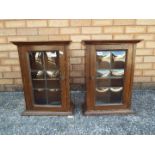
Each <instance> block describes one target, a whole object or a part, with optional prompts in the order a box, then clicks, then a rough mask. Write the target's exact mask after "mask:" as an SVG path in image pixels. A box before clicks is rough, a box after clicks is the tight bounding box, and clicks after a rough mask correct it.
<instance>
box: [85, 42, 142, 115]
mask: <svg viewBox="0 0 155 155" xmlns="http://www.w3.org/2000/svg"><path fill="white" fill-rule="evenodd" d="M83 42H84V43H85V45H86V89H87V90H86V107H85V111H84V114H85V115H98V114H108V113H110V114H111V113H112V114H113V113H124V114H127V113H131V109H130V108H131V96H132V85H133V74H134V59H135V50H136V43H138V42H140V40H118V41H117V40H110V41H107V40H100V41H83ZM96 50H126V51H127V52H126V53H127V55H126V62H125V73H124V83H123V94H122V97H123V100H122V103H115V104H102V105H96V100H95V98H96V91H95V88H96V81H95V80H96Z"/></svg>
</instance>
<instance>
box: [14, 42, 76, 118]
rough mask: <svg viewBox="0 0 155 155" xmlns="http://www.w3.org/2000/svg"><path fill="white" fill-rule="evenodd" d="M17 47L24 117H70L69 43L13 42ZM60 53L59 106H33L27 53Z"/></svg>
mask: <svg viewBox="0 0 155 155" xmlns="http://www.w3.org/2000/svg"><path fill="white" fill-rule="evenodd" d="M13 43H14V44H15V45H17V46H18V53H19V60H20V66H21V72H22V80H23V89H24V95H25V108H26V109H25V112H24V115H70V114H71V113H72V108H73V106H72V103H71V101H70V95H69V94H70V88H69V66H68V59H69V58H68V44H69V43H70V41H54V42H13ZM48 50H50V51H51V50H55V51H62V52H63V54H62V56H60V57H59V64H60V72H61V79H60V88H61V105H60V106H54V105H53V106H52V105H36V104H34V97H33V87H32V81H31V73H30V64H29V58H28V53H29V52H30V51H48Z"/></svg>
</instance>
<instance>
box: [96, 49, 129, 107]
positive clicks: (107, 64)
mask: <svg viewBox="0 0 155 155" xmlns="http://www.w3.org/2000/svg"><path fill="white" fill-rule="evenodd" d="M125 61H126V51H124V50H122V51H121V50H115V51H114V50H112V51H110V50H104V51H96V104H97V105H106V104H121V103H122V95H123V79H124V69H125Z"/></svg>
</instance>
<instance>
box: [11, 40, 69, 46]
mask: <svg viewBox="0 0 155 155" xmlns="http://www.w3.org/2000/svg"><path fill="white" fill-rule="evenodd" d="M11 43H13V44H14V45H17V46H19V45H22V46H23V45H68V44H69V43H71V41H70V40H66V41H56V40H55V41H34V42H32V41H26V42H25V41H12V42H11Z"/></svg>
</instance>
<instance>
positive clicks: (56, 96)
mask: <svg viewBox="0 0 155 155" xmlns="http://www.w3.org/2000/svg"><path fill="white" fill-rule="evenodd" d="M59 55H61V56H62V55H63V52H62V51H61V52H60V51H37V52H30V53H29V60H30V68H31V78H32V85H33V92H34V103H35V104H37V105H53V106H56V105H57V106H60V105H61V93H60V92H61V90H60V88H61V87H60V81H59V76H60V70H59Z"/></svg>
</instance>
